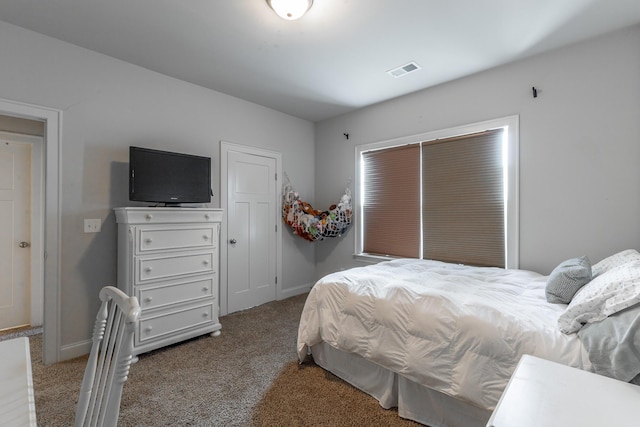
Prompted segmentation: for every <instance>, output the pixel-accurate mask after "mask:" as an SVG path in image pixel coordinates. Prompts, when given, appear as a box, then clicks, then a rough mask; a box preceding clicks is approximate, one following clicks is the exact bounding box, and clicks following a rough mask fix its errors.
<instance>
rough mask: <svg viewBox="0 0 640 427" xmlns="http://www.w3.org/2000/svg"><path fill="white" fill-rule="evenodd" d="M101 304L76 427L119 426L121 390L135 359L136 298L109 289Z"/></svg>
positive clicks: (102, 292) (104, 290) (81, 391)
mask: <svg viewBox="0 0 640 427" xmlns="http://www.w3.org/2000/svg"><path fill="white" fill-rule="evenodd" d="M100 300H101V301H102V304H101V305H100V310H99V311H98V315H97V316H96V323H95V326H94V329H93V345H92V346H91V353H90V354H89V360H88V361H87V367H86V369H85V372H84V378H83V380H82V387H81V389H80V397H79V399H78V407H77V409H76V418H75V426H76V427H81V426H116V425H117V424H118V415H119V414H120V398H121V396H122V387H123V386H124V383H125V382H126V381H127V376H128V375H129V367H130V366H131V361H132V359H133V356H132V352H133V335H134V331H135V329H136V328H137V324H138V321H139V318H140V306H139V305H138V300H137V298H136V297H129V296H128V295H126V294H125V293H124V292H122V291H121V290H119V289H117V288H114V287H113V286H106V287H104V288H102V290H101V291H100Z"/></svg>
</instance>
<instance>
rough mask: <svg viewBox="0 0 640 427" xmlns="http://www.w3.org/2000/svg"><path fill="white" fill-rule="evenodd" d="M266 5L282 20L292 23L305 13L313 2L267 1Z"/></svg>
mask: <svg viewBox="0 0 640 427" xmlns="http://www.w3.org/2000/svg"><path fill="white" fill-rule="evenodd" d="M267 4H268V5H269V7H270V8H271V9H273V11H274V12H275V13H276V14H277V15H278V16H279V17H281V18H282V19H287V20H289V21H293V20H294V19H298V18H302V15H304V14H305V13H307V11H308V10H309V9H310V8H311V5H312V4H313V0H267Z"/></svg>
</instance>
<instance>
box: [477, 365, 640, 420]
mask: <svg viewBox="0 0 640 427" xmlns="http://www.w3.org/2000/svg"><path fill="white" fill-rule="evenodd" d="M639 410H640V386H636V385H633V384H629V383H625V382H622V381H618V380H615V379H612V378H608V377H604V376H602V375H596V374H593V373H590V372H587V371H583V370H581V369H576V368H570V367H568V366H565V365H561V364H559V363H555V362H549V361H548V360H543V359H539V358H537V357H533V356H529V355H525V356H523V357H522V359H520V363H519V364H518V367H517V368H516V370H515V372H514V373H513V375H512V377H511V379H510V380H509V384H508V385H507V388H505V390H504V392H503V394H502V397H501V398H500V401H499V402H498V405H497V406H496V409H495V411H494V412H493V414H492V415H491V418H489V422H488V423H487V426H488V427H555V426H557V427H603V426H606V427H622V426H624V427H628V426H637V425H640V417H639V415H638V414H639V412H638V411H639Z"/></svg>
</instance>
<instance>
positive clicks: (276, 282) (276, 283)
mask: <svg viewBox="0 0 640 427" xmlns="http://www.w3.org/2000/svg"><path fill="white" fill-rule="evenodd" d="M277 284H278V276H276V285H277Z"/></svg>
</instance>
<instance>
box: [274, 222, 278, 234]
mask: <svg viewBox="0 0 640 427" xmlns="http://www.w3.org/2000/svg"><path fill="white" fill-rule="evenodd" d="M274 227H275V229H276V230H275V231H276V233H277V232H278V224H276V225H274Z"/></svg>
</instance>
